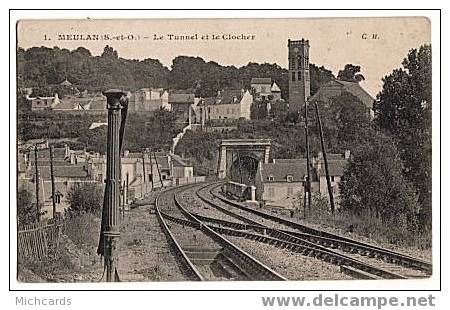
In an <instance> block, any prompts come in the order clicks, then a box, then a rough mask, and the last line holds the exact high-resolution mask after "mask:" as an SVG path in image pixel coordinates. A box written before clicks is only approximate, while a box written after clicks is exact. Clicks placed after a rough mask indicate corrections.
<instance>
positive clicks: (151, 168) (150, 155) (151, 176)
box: [146, 149, 155, 191]
mask: <svg viewBox="0 0 450 310" xmlns="http://www.w3.org/2000/svg"><path fill="white" fill-rule="evenodd" d="M146 153H147V154H149V158H150V182H151V185H152V191H153V189H154V187H155V186H154V184H153V162H152V153H150V152H149V151H148V149H147V150H146Z"/></svg>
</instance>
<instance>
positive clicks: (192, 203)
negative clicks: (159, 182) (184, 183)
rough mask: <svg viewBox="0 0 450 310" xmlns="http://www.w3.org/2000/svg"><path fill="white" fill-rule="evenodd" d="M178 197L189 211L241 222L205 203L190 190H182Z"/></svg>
mask: <svg viewBox="0 0 450 310" xmlns="http://www.w3.org/2000/svg"><path fill="white" fill-rule="evenodd" d="M179 197H180V198H182V200H183V202H182V203H183V207H185V208H186V209H187V210H188V211H189V212H192V213H196V214H199V215H202V216H207V217H214V218H218V219H221V220H225V221H230V222H242V221H240V220H238V219H236V218H234V217H232V216H230V215H228V214H225V213H223V212H222V211H220V210H218V209H216V208H214V207H213V206H211V205H209V204H207V203H205V202H204V201H202V200H201V199H200V198H199V197H197V196H196V195H194V194H193V193H192V192H183V193H182V194H180V196H179Z"/></svg>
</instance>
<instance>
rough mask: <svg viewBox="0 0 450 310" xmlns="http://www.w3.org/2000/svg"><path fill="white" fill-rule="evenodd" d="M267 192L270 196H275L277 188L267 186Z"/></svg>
mask: <svg viewBox="0 0 450 310" xmlns="http://www.w3.org/2000/svg"><path fill="white" fill-rule="evenodd" d="M267 193H268V195H269V197H274V196H275V188H273V187H268V188H267Z"/></svg>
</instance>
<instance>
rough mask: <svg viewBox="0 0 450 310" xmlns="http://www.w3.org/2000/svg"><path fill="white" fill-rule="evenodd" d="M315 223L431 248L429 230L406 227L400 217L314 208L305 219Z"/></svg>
mask: <svg viewBox="0 0 450 310" xmlns="http://www.w3.org/2000/svg"><path fill="white" fill-rule="evenodd" d="M307 220H308V221H309V222H312V223H315V224H322V225H327V226H331V227H336V228H339V229H342V230H344V231H347V232H352V233H355V234H358V235H361V236H364V237H367V238H370V239H372V240H375V241H378V242H382V243H389V244H393V245H396V246H400V247H413V248H418V249H421V250H429V249H431V240H432V238H431V232H429V231H425V232H421V231H418V230H417V229H413V230H412V229H408V227H407V225H406V223H405V221H404V220H402V218H401V217H400V218H397V219H394V220H384V221H383V220H381V219H379V218H376V217H373V216H370V215H360V216H358V215H355V214H351V213H349V212H345V211H339V210H338V211H336V212H335V214H334V215H333V214H331V213H330V212H329V211H328V210H320V209H319V210H316V211H314V212H312V214H311V216H310V217H308V219H307Z"/></svg>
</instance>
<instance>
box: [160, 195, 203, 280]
mask: <svg viewBox="0 0 450 310" xmlns="http://www.w3.org/2000/svg"><path fill="white" fill-rule="evenodd" d="M177 189H178V188H177ZM172 190H174V189H170V190H167V191H164V192H161V193H159V195H158V196H157V197H156V200H155V211H156V215H157V217H158V221H159V223H160V226H161V228H162V230H163V231H164V234H165V235H166V236H168V237H169V241H170V243H172V245H173V248H174V249H175V251H176V252H177V253H178V254H179V256H177V257H180V258H181V262H182V263H183V265H184V266H185V267H186V269H187V271H188V274H189V276H191V277H192V278H193V279H194V280H196V281H205V279H204V277H203V276H202V275H201V273H200V272H199V271H198V269H197V268H196V267H195V265H194V264H193V263H192V262H191V260H190V259H189V257H188V256H187V254H186V253H185V251H184V250H183V248H182V247H181V245H180V244H179V243H178V241H177V240H176V238H175V236H174V235H173V234H172V232H171V231H170V228H169V226H168V225H167V223H166V221H165V220H164V218H163V216H162V213H161V211H160V210H159V199H160V197H161V195H164V194H167V193H168V192H170V191H172Z"/></svg>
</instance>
